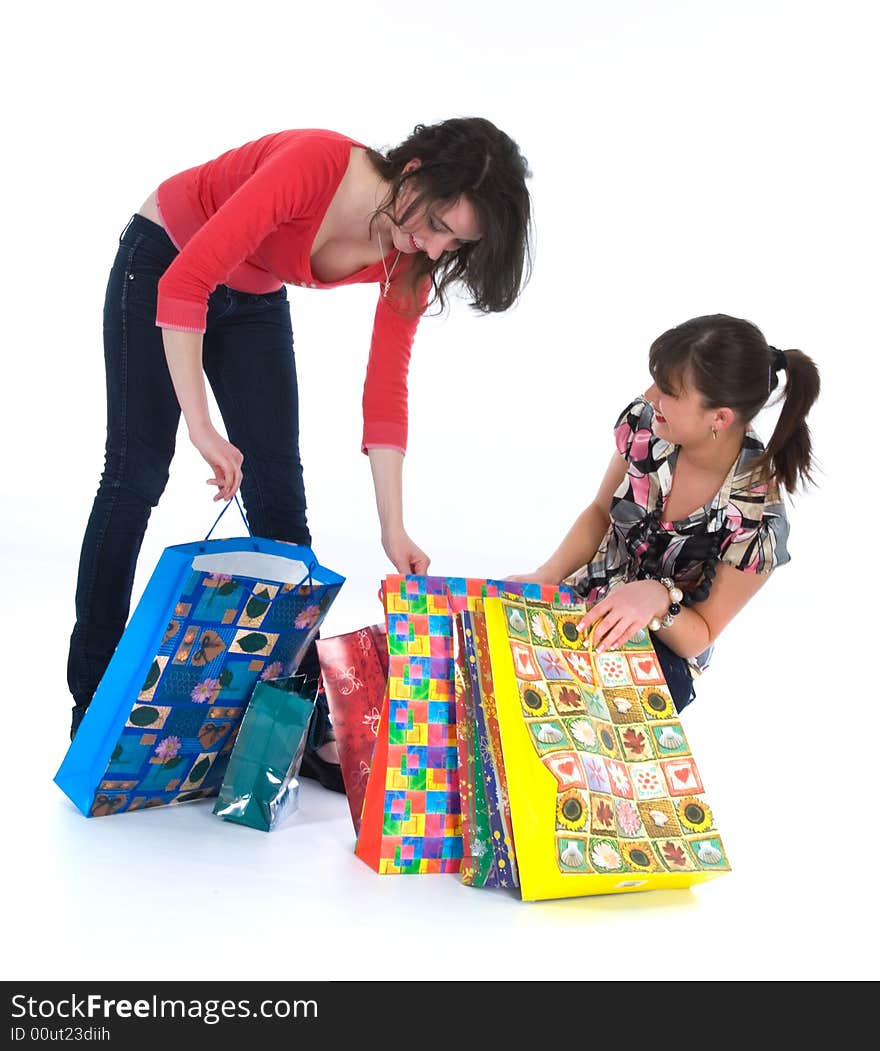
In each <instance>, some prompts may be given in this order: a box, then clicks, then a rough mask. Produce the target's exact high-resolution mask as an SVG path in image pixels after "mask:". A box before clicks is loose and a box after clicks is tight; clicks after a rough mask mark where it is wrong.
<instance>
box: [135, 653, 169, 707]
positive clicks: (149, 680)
mask: <svg viewBox="0 0 880 1051" xmlns="http://www.w3.org/2000/svg"><path fill="white" fill-rule="evenodd" d="M167 663H168V658H167V657H156V658H155V659H154V660H153V663H152V664H151V665H150V670H149V671H148V672H147V677H146V679H145V680H144V684H143V686H142V687H141V690H140V693H139V694H138V700H139V701H151V700H152V699H153V694H154V693H155V692H156V687H157V686H158V685H159V680H160V679H161V678H162V672H163V671H164V670H165V665H166V664H167Z"/></svg>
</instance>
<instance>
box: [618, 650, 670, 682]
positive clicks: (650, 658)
mask: <svg viewBox="0 0 880 1051" xmlns="http://www.w3.org/2000/svg"><path fill="white" fill-rule="evenodd" d="M626 659H627V661H628V662H629V667H630V673H631V675H632V681H633V682H634V683H636V684H637V685H638V686H652V685H654V684H655V683H663V682H666V680H665V679H664V677H663V671H662V670H661V668H660V662H659V661H658V660H657V655H656V654H655V653H627V654H626Z"/></svg>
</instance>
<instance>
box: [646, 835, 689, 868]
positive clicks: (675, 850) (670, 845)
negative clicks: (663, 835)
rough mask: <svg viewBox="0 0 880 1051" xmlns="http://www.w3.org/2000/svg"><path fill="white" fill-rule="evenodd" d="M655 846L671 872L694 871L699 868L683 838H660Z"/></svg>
mask: <svg viewBox="0 0 880 1051" xmlns="http://www.w3.org/2000/svg"><path fill="white" fill-rule="evenodd" d="M654 846H655V848H656V850H657V853H658V854H659V855H660V860H661V861H662V862H663V864H664V865H665V866H666V867H667V868H668V869H669V871H670V872H693V871H694V870H695V869H696V868H697V864H696V862H695V861H694V859H693V858H692V857H691V854H690V852H689V851H688V849H687V844H686V843H685V841H684V840H683V839H658V840H656V841H655V844H654Z"/></svg>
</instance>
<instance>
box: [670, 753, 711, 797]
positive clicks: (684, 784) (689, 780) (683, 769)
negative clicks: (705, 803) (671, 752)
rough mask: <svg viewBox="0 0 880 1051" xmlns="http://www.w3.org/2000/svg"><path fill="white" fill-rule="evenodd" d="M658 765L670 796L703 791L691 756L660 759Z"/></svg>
mask: <svg viewBox="0 0 880 1051" xmlns="http://www.w3.org/2000/svg"><path fill="white" fill-rule="evenodd" d="M660 766H661V768H662V770H663V773H664V775H665V777H666V783H667V784H668V786H669V794H670V795H671V796H683V795H688V794H689V793H691V792H703V791H704V788H703V782H702V781H701V780H700V774H699V772H698V770H697V764H696V763H695V762H694V760H693V758H692V757H690V756H686V757H683V758H681V759H666V760H661V762H660Z"/></svg>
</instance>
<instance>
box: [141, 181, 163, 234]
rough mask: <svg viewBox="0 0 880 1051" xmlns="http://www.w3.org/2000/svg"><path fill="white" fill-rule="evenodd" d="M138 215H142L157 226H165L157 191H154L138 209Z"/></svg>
mask: <svg viewBox="0 0 880 1051" xmlns="http://www.w3.org/2000/svg"><path fill="white" fill-rule="evenodd" d="M137 213H138V215H142V216H143V217H144V218H145V219H149V220H150V222H151V223H155V224H156V225H157V226H163V224H162V217H161V215H159V202H158V199H157V197H156V191H155V190H153V192H152V193H151V194H150V196H149V197H148V198H147V199H146V200H145V201H144V203H143V204H142V205H141V206H140V208H138V211H137ZM163 229H164V226H163Z"/></svg>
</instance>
